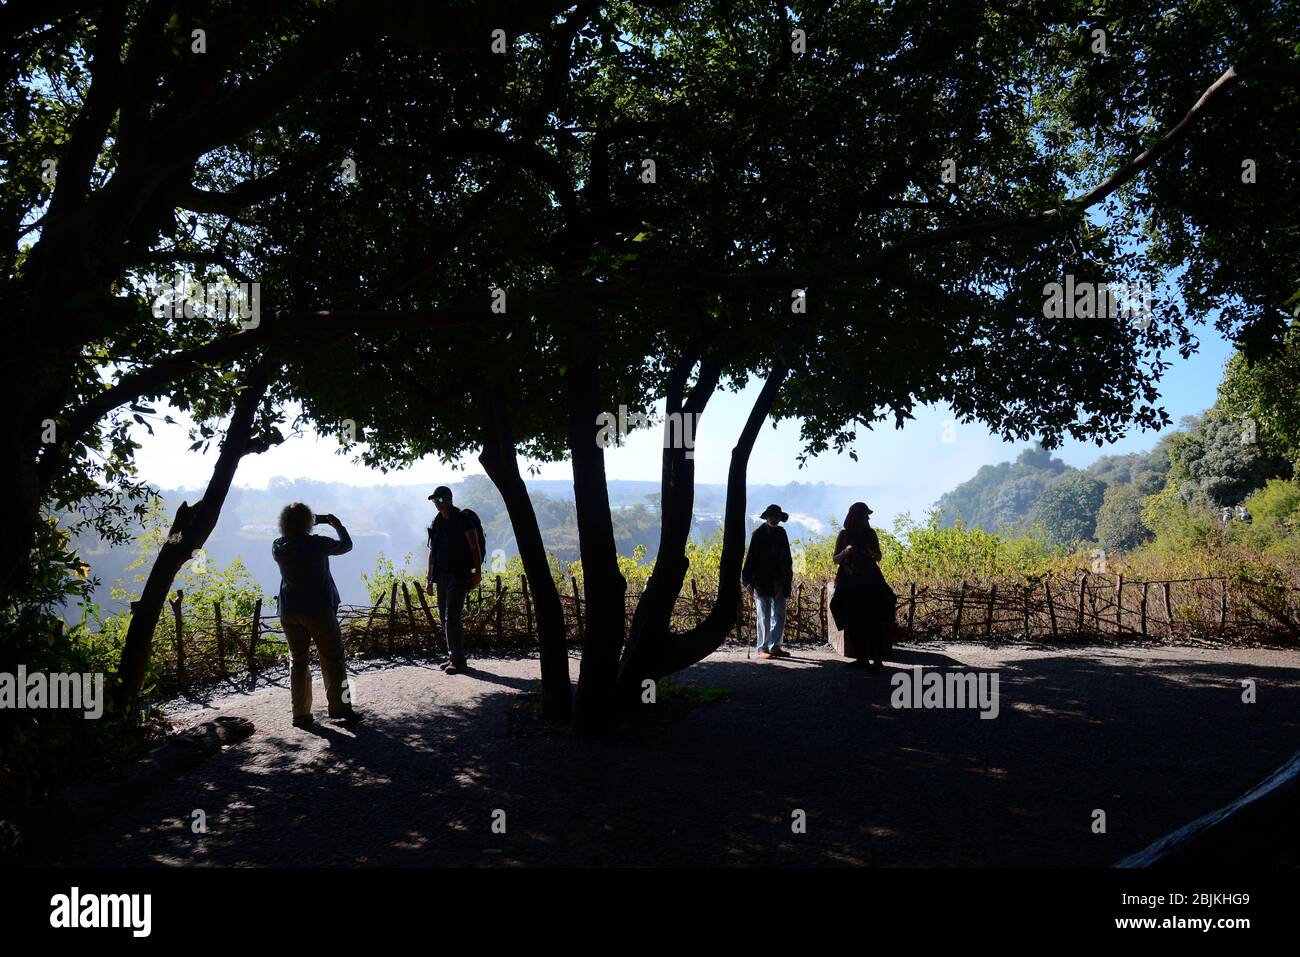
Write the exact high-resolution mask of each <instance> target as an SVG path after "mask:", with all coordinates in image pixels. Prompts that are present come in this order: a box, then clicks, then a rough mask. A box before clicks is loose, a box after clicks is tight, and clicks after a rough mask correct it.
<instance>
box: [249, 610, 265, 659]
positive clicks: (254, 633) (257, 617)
mask: <svg viewBox="0 0 1300 957" xmlns="http://www.w3.org/2000/svg"><path fill="white" fill-rule="evenodd" d="M261 633H262V599H260V598H259V599H258V600H257V602H256V603H255V604H254V605H253V628H252V630H251V631H250V632H249V633H248V673H249V674H250V675H256V674H257V639H258V636H259V635H261Z"/></svg>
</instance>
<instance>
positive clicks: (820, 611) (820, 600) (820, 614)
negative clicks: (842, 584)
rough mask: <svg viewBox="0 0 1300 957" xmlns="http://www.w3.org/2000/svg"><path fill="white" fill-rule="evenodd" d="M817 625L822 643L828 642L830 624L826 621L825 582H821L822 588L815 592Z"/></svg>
mask: <svg viewBox="0 0 1300 957" xmlns="http://www.w3.org/2000/svg"><path fill="white" fill-rule="evenodd" d="M817 623H818V625H819V626H820V627H821V631H822V634H821V638H822V641H830V640H831V631H830V622H829V621H827V619H826V582H822V587H821V588H820V589H819V590H818V592H817Z"/></svg>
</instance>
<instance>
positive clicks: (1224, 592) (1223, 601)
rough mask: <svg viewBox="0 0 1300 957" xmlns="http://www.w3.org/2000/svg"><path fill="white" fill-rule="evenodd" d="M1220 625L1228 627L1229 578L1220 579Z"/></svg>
mask: <svg viewBox="0 0 1300 957" xmlns="http://www.w3.org/2000/svg"><path fill="white" fill-rule="evenodd" d="M1219 627H1220V628H1221V629H1222V628H1227V627H1228V579H1226V578H1224V579H1221V580H1220V581H1219Z"/></svg>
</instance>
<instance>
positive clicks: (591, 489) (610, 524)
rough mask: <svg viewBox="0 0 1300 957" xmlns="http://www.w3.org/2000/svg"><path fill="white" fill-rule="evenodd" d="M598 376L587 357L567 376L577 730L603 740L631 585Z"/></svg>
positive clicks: (609, 724) (607, 728) (610, 716)
mask: <svg viewBox="0 0 1300 957" xmlns="http://www.w3.org/2000/svg"><path fill="white" fill-rule="evenodd" d="M597 375H598V373H597V366H596V361H595V359H594V358H593V357H584V358H582V359H580V360H579V361H577V362H576V363H575V364H574V365H572V366H570V367H569V370H568V374H567V375H566V376H565V378H566V380H567V381H566V383H565V391H566V397H567V401H568V406H569V454H570V456H571V458H572V462H573V500H574V507H575V510H576V512H577V522H578V550H579V554H580V555H581V557H582V580H583V582H582V583H583V598H584V603H585V604H586V611H587V614H586V631H585V633H584V635H583V641H582V667H581V670H580V671H579V674H578V703H577V708H576V711H575V716H574V718H575V720H574V730H575V731H577V733H579V734H581V735H587V736H599V735H604V734H608V733H609V732H610V731H612V730H613V725H614V706H615V701H616V697H615V696H616V692H617V684H618V662H619V656H620V655H621V654H622V651H623V629H624V624H625V622H624V614H625V606H624V601H625V596H626V593H627V582H626V580H624V578H623V574H622V572H620V571H619V569H618V547H617V546H616V545H615V543H614V521H613V516H612V515H611V514H610V511H609V489H608V487H607V486H606V484H605V450H604V449H603V448H602V447H601V446H600V444H599V441H598V436H599V432H600V428H599V426H598V424H597V416H598V415H599V413H600V391H599V383H598V378H597Z"/></svg>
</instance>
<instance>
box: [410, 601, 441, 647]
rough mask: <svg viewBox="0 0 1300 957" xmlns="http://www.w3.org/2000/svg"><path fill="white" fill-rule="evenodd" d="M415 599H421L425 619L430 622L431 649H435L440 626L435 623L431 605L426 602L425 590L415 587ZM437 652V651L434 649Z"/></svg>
mask: <svg viewBox="0 0 1300 957" xmlns="http://www.w3.org/2000/svg"><path fill="white" fill-rule="evenodd" d="M415 597H416V598H418V599H420V607H421V608H423V609H424V617H425V619H427V620H428V622H429V647H430V648H431V649H432V648H433V642H434V639H435V638H437V637H438V626H437V625H435V624H434V623H433V612H431V611H429V603H428V601H426V600H425V597H424V589H423V588H422V587H420V586H419V585H416V586H415ZM434 650H435V651H436V649H434Z"/></svg>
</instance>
